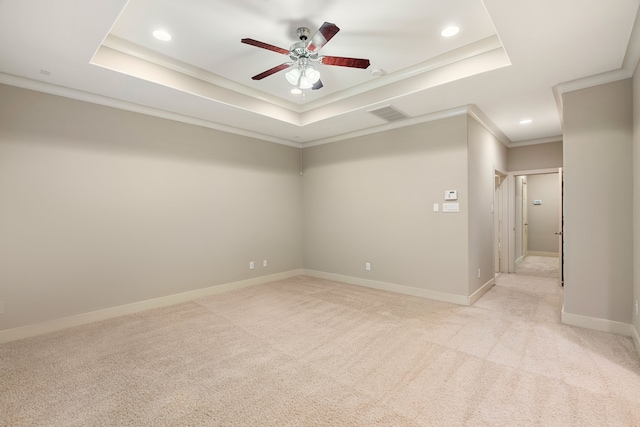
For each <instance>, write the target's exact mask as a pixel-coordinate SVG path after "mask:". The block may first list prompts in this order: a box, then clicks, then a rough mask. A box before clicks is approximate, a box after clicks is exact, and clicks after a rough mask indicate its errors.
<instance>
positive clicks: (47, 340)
mask: <svg viewBox="0 0 640 427" xmlns="http://www.w3.org/2000/svg"><path fill="white" fill-rule="evenodd" d="M561 306H562V290H561V288H559V287H558V285H557V280H556V279H554V278H548V277H536V276H525V275H520V274H509V275H501V276H499V277H498V280H497V285H496V286H495V287H493V288H492V289H491V290H490V291H489V292H488V293H487V294H485V295H484V296H483V297H482V298H481V299H480V300H479V301H478V302H477V303H476V304H475V305H474V306H473V307H463V306H456V305H452V304H447V303H442V302H436V301H430V300H426V299H420V298H414V297H410V296H405V295H398V294H393V293H388V292H383V291H378V290H373V289H368V288H364V287H358V286H352V285H347V284H343V283H337V282H332V281H327V280H320V279H316V278H310V277H305V276H300V277H295V278H291V279H287V280H282V281H278V282H274V283H270V284H265V285H259V286H255V287H251V288H245V289H242V290H238V291H234V292H228V293H225V294H219V295H214V296H210V297H206V298H202V299H198V300H195V301H191V302H186V303H182V304H178V305H174V306H171V307H165V308H160V309H154V310H150V311H146V312H143V313H139V314H135V315H128V316H123V317H119V318H116V319H111V320H107V321H102V322H96V323H93V324H89V325H85V326H82V327H76V328H72V329H68V330H65V331H60V332H56V333H50V334H47V335H42V336H39V337H34V338H29V339H24V340H20V341H15V342H11V343H7V344H4V345H2V346H0V425H2V426H556V425H557V426H640V359H639V358H638V355H637V353H636V351H635V348H634V346H633V343H632V341H631V339H630V338H629V337H624V336H620V335H614V334H608V333H603V332H596V331H591V330H586V329H580V328H575V327H570V326H566V325H562V324H561V323H560V310H561Z"/></svg>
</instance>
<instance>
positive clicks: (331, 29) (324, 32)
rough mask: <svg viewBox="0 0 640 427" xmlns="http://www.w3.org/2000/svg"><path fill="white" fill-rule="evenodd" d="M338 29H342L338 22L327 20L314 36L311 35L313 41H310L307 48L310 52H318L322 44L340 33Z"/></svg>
mask: <svg viewBox="0 0 640 427" xmlns="http://www.w3.org/2000/svg"><path fill="white" fill-rule="evenodd" d="M338 31H340V28H338V26H337V25H336V24H332V23H331V22H325V23H324V24H322V26H321V27H320V28H319V29H318V31H317V32H316V33H315V34H314V35H313V37H311V41H310V42H309V45H308V46H307V49H308V50H309V52H316V51H318V50H320V48H321V47H322V46H324V45H325V44H327V42H328V41H329V40H331V39H332V38H333V36H335V35H336V34H337V33H338Z"/></svg>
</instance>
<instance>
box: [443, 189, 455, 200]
mask: <svg viewBox="0 0 640 427" xmlns="http://www.w3.org/2000/svg"><path fill="white" fill-rule="evenodd" d="M444 199H445V200H458V190H447V191H445V192H444Z"/></svg>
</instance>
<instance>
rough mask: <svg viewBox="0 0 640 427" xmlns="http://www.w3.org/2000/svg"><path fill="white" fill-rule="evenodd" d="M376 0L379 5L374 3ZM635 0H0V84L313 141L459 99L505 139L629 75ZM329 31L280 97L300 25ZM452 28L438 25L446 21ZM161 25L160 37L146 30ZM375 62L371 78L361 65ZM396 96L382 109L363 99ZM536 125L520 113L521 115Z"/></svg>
mask: <svg viewBox="0 0 640 427" xmlns="http://www.w3.org/2000/svg"><path fill="white" fill-rule="evenodd" d="M383 4H387V5H386V6H385V5H383ZM639 4H640V0H609V1H602V0H535V1H531V2H522V1H514V0H394V1H393V2H386V3H381V2H377V3H376V4H375V5H373V3H371V2H370V1H364V0H340V1H338V0H324V1H316V0H307V1H305V2H299V1H293V0H234V1H223V0H129V1H127V0H92V1H90V2H88V1H86V0H56V1H55V2H53V1H51V0H0V83H6V84H11V85H15V86H20V87H25V88H29V89H35V90H40V91H44V92H48V93H54V94H58V95H63V96H69V97H72V98H76V99H82V100H86V101H90V102H96V103H101V104H105V105H112V106H115V107H119V108H125V109H129V110H133V111H140V112H144V113H147V114H153V115H157V116H162V117H167V118H171V119H176V120H181V121H185V122H190V123H194V124H198V125H202V126H208V127H212V128H216V129H221V130H226V131H231V132H236V133H240V134H245V135H249V136H254V137H258V138H262V139H266V140H269V141H273V142H278V143H284V144H289V145H294V146H300V145H302V146H309V145H315V144H319V143H324V142H331V141H336V140H340V139H344V138H347V137H350V136H355V135H361V134H364V133H368V132H376V131H380V130H385V129H389V128H390V127H394V126H403V125H407V124H412V123H417V122H420V121H425V120H430V119H433V118H438V117H445V116H448V115H453V114H460V113H462V112H471V113H472V114H474V115H476V117H478V118H479V119H481V120H483V121H484V122H485V124H487V126H489V127H490V128H492V129H493V131H494V133H495V134H496V135H497V136H498V137H500V138H501V139H502V140H503V142H505V144H507V145H518V144H526V143H532V142H544V141H549V140H557V139H559V136H560V135H561V133H562V130H561V124H560V118H559V113H558V105H557V102H556V95H557V93H559V92H562V91H564V90H574V89H577V88H581V87H585V86H589V85H593V84H598V83H604V82H607V81H613V80H617V79H620V78H625V77H630V76H631V75H632V74H633V71H634V70H635V66H636V64H637V62H638V58H639V57H640V37H639V34H638V31H637V30H634V25H635V24H636V16H637V14H638V8H639ZM325 21H328V22H333V23H335V24H336V25H338V27H340V29H341V30H340V32H339V33H338V34H337V35H336V36H335V37H334V38H333V39H332V40H331V41H330V42H329V43H328V44H327V45H326V46H324V47H323V48H322V50H321V54H324V55H331V56H346V57H356V58H367V59H369V60H370V61H371V66H370V67H369V69H367V70H362V69H354V68H346V67H335V66H328V65H318V66H317V68H318V69H319V70H320V72H321V73H322V81H323V83H324V88H322V89H321V90H318V91H311V90H308V91H305V93H304V94H303V95H292V94H291V93H290V89H291V88H292V86H291V85H289V83H287V81H286V80H285V77H284V71H281V72H279V73H276V74H274V75H272V76H269V77H267V78H265V79H263V80H259V81H254V80H252V79H251V76H253V75H255V74H258V73H260V72H262V71H265V70H267V69H269V68H272V67H274V66H276V65H279V64H281V63H283V62H288V61H289V58H288V56H285V55H282V54H279V53H276V52H272V51H269V50H265V49H259V48H257V47H254V46H249V45H246V44H242V43H240V40H241V39H242V38H253V39H256V40H260V41H263V42H265V43H269V44H272V45H276V46H279V47H282V48H286V49H288V48H289V46H290V45H291V44H293V43H294V42H296V41H297V36H296V28H298V27H300V26H306V27H309V28H310V30H311V33H312V34H313V33H314V32H315V31H316V29H317V28H318V27H319V26H320V25H322V23H323V22H325ZM450 24H455V25H457V26H459V27H460V29H461V30H460V33H459V34H458V35H456V36H454V37H451V38H443V37H441V36H440V31H441V30H442V29H443V28H444V27H446V26H447V25H450ZM159 28H161V29H164V30H166V31H168V32H169V33H171V35H172V37H173V38H172V40H171V41H168V42H161V41H159V40H156V39H155V38H154V37H153V36H152V35H151V33H152V32H153V31H154V30H156V29H159ZM374 69H380V70H383V71H384V73H385V74H384V75H382V76H379V77H374V76H373V75H372V74H371V73H370V71H371V70H374ZM387 105H390V106H393V107H394V108H395V109H397V110H399V111H401V112H402V113H404V114H405V115H406V116H408V118H407V119H406V120H403V121H399V122H394V123H393V124H390V123H387V122H385V121H384V120H382V119H380V118H379V117H376V116H374V115H372V114H370V113H368V111H370V110H372V109H375V108H378V107H382V106H387ZM525 118H530V119H531V120H532V123H530V124H528V125H521V124H520V123H519V122H520V121H521V120H522V119H525Z"/></svg>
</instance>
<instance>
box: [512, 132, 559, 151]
mask: <svg viewBox="0 0 640 427" xmlns="http://www.w3.org/2000/svg"><path fill="white" fill-rule="evenodd" d="M550 142H562V135H557V136H549V137H547V138H536V139H528V140H526V141H517V142H512V143H511V144H509V148H514V147H524V146H526V145H538V144H547V143H550Z"/></svg>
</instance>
